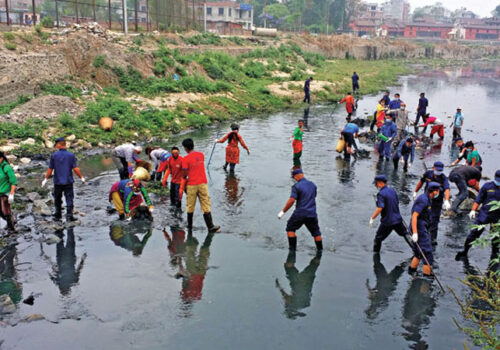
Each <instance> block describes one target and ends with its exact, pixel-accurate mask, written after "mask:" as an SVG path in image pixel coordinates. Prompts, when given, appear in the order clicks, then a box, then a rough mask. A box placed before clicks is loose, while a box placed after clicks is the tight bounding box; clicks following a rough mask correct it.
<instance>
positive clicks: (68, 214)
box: [66, 207, 76, 222]
mask: <svg viewBox="0 0 500 350" xmlns="http://www.w3.org/2000/svg"><path fill="white" fill-rule="evenodd" d="M66 221H68V222H70V221H76V218H75V217H74V216H73V207H67V208H66Z"/></svg>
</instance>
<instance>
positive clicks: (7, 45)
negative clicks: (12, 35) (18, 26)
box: [4, 42, 17, 51]
mask: <svg viewBox="0 0 500 350" xmlns="http://www.w3.org/2000/svg"><path fill="white" fill-rule="evenodd" d="M4 46H5V48H6V49H7V50H11V51H15V50H16V49H17V45H16V44H14V43H9V42H6V43H5V44H4Z"/></svg>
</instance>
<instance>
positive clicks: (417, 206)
mask: <svg viewBox="0 0 500 350" xmlns="http://www.w3.org/2000/svg"><path fill="white" fill-rule="evenodd" d="M440 187H441V185H440V184H439V183H437V182H431V183H429V184H428V186H427V189H426V191H425V193H424V194H421V195H420V196H419V197H418V198H417V200H416V201H415V203H413V207H412V208H411V222H410V230H411V233H412V236H411V239H412V241H413V242H415V243H416V244H418V246H419V247H420V249H422V251H423V253H424V254H425V257H426V258H427V261H428V262H429V264H431V265H432V262H433V261H434V256H433V254H432V244H431V237H430V235H429V232H428V231H427V228H428V227H429V223H430V222H431V216H432V200H433V199H434V198H436V197H438V196H439V188H440ZM413 254H414V255H413V259H412V261H411V264H410V272H415V271H416V270H417V267H418V265H419V264H420V260H421V259H423V256H422V254H421V253H420V250H419V249H418V247H417V246H416V245H415V246H414V248H413ZM422 270H423V273H424V275H427V276H430V275H431V267H430V266H429V265H427V262H426V261H425V259H424V266H423V267H422Z"/></svg>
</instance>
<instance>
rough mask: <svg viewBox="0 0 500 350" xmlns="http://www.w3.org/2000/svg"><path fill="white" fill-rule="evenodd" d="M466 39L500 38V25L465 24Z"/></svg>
mask: <svg viewBox="0 0 500 350" xmlns="http://www.w3.org/2000/svg"><path fill="white" fill-rule="evenodd" d="M464 29H465V39H466V40H500V26H487V25H464Z"/></svg>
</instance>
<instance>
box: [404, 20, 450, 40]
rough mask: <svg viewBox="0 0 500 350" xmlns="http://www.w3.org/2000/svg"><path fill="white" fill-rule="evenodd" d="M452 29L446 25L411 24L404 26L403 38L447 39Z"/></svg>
mask: <svg viewBox="0 0 500 350" xmlns="http://www.w3.org/2000/svg"><path fill="white" fill-rule="evenodd" d="M453 28H454V25H453V24H448V23H428V22H413V23H409V24H407V25H406V26H405V33H404V37H405V38H441V39H447V38H448V33H450V32H451V31H452V29H453Z"/></svg>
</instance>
